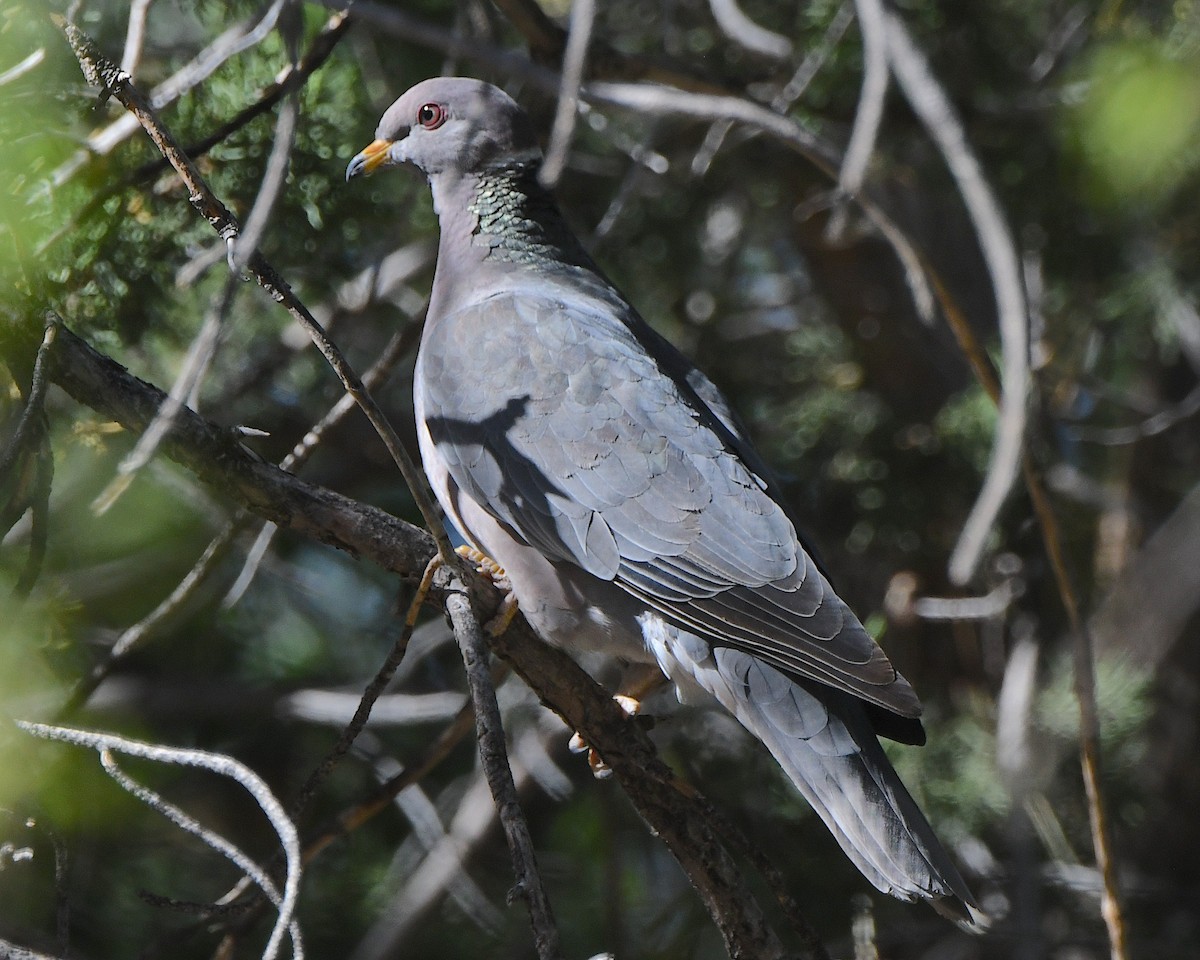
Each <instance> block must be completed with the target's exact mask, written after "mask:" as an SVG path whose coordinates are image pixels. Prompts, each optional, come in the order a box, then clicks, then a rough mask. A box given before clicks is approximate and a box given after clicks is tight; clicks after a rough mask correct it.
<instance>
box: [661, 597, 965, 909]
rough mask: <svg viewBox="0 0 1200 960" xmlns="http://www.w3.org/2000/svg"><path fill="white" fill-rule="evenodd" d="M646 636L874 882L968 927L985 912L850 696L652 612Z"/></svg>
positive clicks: (672, 671)
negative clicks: (759, 749) (773, 764)
mask: <svg viewBox="0 0 1200 960" xmlns="http://www.w3.org/2000/svg"><path fill="white" fill-rule="evenodd" d="M650 619H657V618H647V620H644V621H643V628H644V632H645V634H646V638H647V642H648V646H649V647H650V649H651V651H652V652H653V653H654V654H655V656H656V657H657V659H658V660H659V663H660V666H661V667H662V668H663V671H664V672H666V673H667V674H668V675H669V676H670V677H671V679H672V680H674V681H675V682H676V683H677V684H682V685H684V687H685V692H686V687H687V686H692V685H698V686H699V687H701V688H702V689H704V690H706V691H707V692H708V693H710V694H711V695H712V696H714V697H715V698H716V699H717V700H718V702H720V703H721V705H722V706H724V707H725V708H726V709H727V710H728V711H729V712H730V713H732V714H733V715H734V717H735V718H736V719H737V720H738V722H739V723H741V725H742V726H743V727H745V728H746V729H747V730H749V731H750V733H752V734H754V736H755V737H757V738H758V739H759V740H761V741H762V742H763V744H764V745H765V746H766V747H767V749H768V750H770V751H771V754H772V756H774V757H775V759H776V761H777V762H778V763H779V765H780V766H781V767H783V770H784V772H785V773H786V774H787V776H788V779H789V780H791V781H792V783H793V784H795V786H796V789H797V790H799V791H800V793H801V794H802V795H803V796H804V798H805V799H806V800H807V801H808V802H809V804H810V805H811V806H812V808H813V810H815V811H816V813H817V815H818V816H820V818H821V819H822V820H823V821H824V823H825V825H826V826H827V827H828V828H829V830H830V832H831V833H832V834H833V835H834V837H835V838H836V839H837V841H838V844H839V845H840V846H841V848H842V850H844V851H845V853H846V855H847V856H848V857H849V858H850V860H851V861H852V862H853V863H854V865H855V866H856V867H858V869H859V871H860V872H861V873H862V874H863V876H865V877H866V878H867V879H868V880H869V881H871V883H872V884H873V885H874V886H875V887H876V888H877V889H879V890H881V891H882V892H884V893H887V894H889V895H891V896H893V897H896V898H898V899H900V900H907V901H913V900H928V901H930V902H931V905H932V906H933V907H934V909H935V910H937V911H938V913H940V914H942V915H943V916H946V917H948V918H949V919H952V920H955V921H957V922H959V923H960V924H962V925H963V926H965V927H968V928H980V927H982V926H984V925H985V924H986V918H985V916H984V914H983V913H982V911H981V910H980V909H979V906H978V905H977V904H976V902H975V898H974V897H973V896H972V895H971V892H970V890H969V889H968V888H967V885H966V882H965V881H964V880H963V879H962V877H961V876H960V875H959V872H958V870H957V868H956V867H955V866H954V864H953V862H952V861H951V860H950V857H949V855H948V854H947V853H946V851H945V850H944V849H943V847H942V845H941V843H940V841H939V840H938V839H937V836H936V835H935V834H934V832H933V828H932V827H931V826H930V825H929V823H928V821H926V819H925V817H924V815H923V814H922V813H921V811H920V809H919V808H918V807H917V804H916V801H914V800H913V798H912V796H911V795H910V794H909V792H908V790H907V789H906V788H905V786H904V784H903V783H902V782H901V780H900V777H899V776H898V775H897V773H896V771H895V770H894V769H893V767H892V765H891V763H890V762H889V761H888V759H887V755H886V754H885V753H884V752H883V748H882V747H881V746H880V745H879V741H878V739H876V736H875V733H874V731H873V730H872V728H871V724H870V721H869V719H868V718H867V715H866V711H865V710H864V709H863V707H862V705H861V704H860V703H859V702H858V701H857V700H855V699H854V698H852V697H849V696H847V695H844V694H841V693H839V692H838V691H834V690H828V689H825V688H823V687H818V686H817V685H815V684H814V685H812V686H808V685H801V684H798V683H796V682H794V681H793V680H791V679H789V678H788V677H786V676H785V675H784V674H782V673H781V672H780V671H778V670H776V669H775V668H773V667H771V666H769V665H767V664H765V663H763V662H762V661H761V660H758V659H757V658H755V657H752V656H750V655H749V654H747V653H744V652H742V651H740V650H735V649H731V648H724V647H721V648H717V649H715V650H712V649H710V648H706V645H704V644H702V643H701V642H698V641H696V638H693V637H691V636H690V635H688V634H686V633H682V632H680V631H676V630H675V629H673V628H671V627H669V626H667V625H666V624H663V623H662V621H661V620H660V621H659V625H657V626H656V628H654V629H647V628H648V627H649V626H650V623H649V622H648V621H649V620H650Z"/></svg>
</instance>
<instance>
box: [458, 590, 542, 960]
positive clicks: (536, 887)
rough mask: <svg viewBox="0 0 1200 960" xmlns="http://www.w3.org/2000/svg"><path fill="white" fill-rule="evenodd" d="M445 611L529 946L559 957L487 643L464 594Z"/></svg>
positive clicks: (538, 951) (540, 954)
mask: <svg viewBox="0 0 1200 960" xmlns="http://www.w3.org/2000/svg"><path fill="white" fill-rule="evenodd" d="M446 613H447V614H448V615H449V617H450V623H451V626H452V627H453V628H454V637H455V639H456V640H457V641H458V645H459V649H460V651H461V652H462V658H463V666H464V667H465V668H466V674H467V685H468V686H469V687H470V690H471V702H472V703H473V704H474V706H475V729H476V732H477V734H478V736H479V757H480V759H481V760H482V761H483V772H484V774H485V776H486V777H487V781H488V787H489V788H490V789H491V792H492V799H493V801H494V802H495V804H496V812H497V814H498V815H499V817H500V824H501V826H502V827H503V828H504V836H505V839H506V840H507V841H508V850H509V853H510V855H511V856H512V860H513V873H514V874H515V875H516V878H517V886H516V889H515V891H514V892H515V893H516V894H517V895H518V896H520V897H521V898H522V899H524V900H525V903H526V906H527V907H528V908H529V920H530V923H531V925H532V927H533V939H534V946H535V947H536V948H537V953H538V957H540V958H541V960H559V958H561V957H562V947H561V946H560V944H559V935H558V926H557V925H556V924H555V922H554V912H553V910H552V909H551V907H550V900H549V899H548V898H547V896H546V891H545V889H544V888H543V886H542V879H541V875H540V874H539V872H538V866H537V855H536V853H535V852H534V848H533V838H532V837H531V836H530V835H529V823H528V822H527V821H526V819H525V814H524V812H523V811H522V810H521V801H520V800H519V799H518V797H517V787H516V784H515V783H513V775H512V768H511V767H510V766H509V764H508V750H507V749H506V747H505V745H504V725H503V722H502V721H501V719H500V705H499V704H498V703H497V702H496V690H495V688H494V687H493V686H492V678H491V674H490V671H489V669H488V658H489V650H488V645H487V642H486V641H485V640H484V638H483V630H482V629H481V628H480V626H479V619H478V618H477V617H476V615H475V611H474V610H472V609H471V602H470V600H469V599H468V598H467V596H466V595H465V594H464V593H452V594H450V595H449V596H448V597H447V598H446Z"/></svg>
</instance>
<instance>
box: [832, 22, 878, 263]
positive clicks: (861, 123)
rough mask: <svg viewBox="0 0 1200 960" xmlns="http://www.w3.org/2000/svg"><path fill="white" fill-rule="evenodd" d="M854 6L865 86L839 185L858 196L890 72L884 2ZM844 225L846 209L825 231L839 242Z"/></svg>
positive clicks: (869, 158)
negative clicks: (860, 44) (860, 39)
mask: <svg viewBox="0 0 1200 960" xmlns="http://www.w3.org/2000/svg"><path fill="white" fill-rule="evenodd" d="M854 7H855V9H856V10H857V11H858V28H859V33H860V34H861V35H862V46H863V77H862V90H861V92H860V93H859V96H858V109H857V110H855V111H854V126H853V128H852V129H851V131H850V142H849V143H847V144H846V154H845V156H844V157H842V168H841V170H840V171H839V172H838V186H839V187H841V188H842V190H844V191H845V193H846V195H847V196H849V197H856V196H858V193H859V191H860V190H861V189H862V185H863V179H864V178H865V177H866V175H867V165H868V164H869V163H870V162H871V156H872V155H873V154H874V153H875V142H876V140H877V139H878V138H879V127H880V124H881V123H882V122H883V106H884V102H885V101H886V99H887V90H888V78H889V76H890V72H889V70H888V56H887V39H886V37H885V35H884V34H885V25H884V19H883V5H882V4H881V3H880V0H854ZM845 226H846V217H845V211H844V210H839V211H838V212H837V213H836V214H835V215H834V216H833V217H832V218H830V221H829V226H828V228H827V231H826V235H827V236H828V237H829V238H830V239H831V240H832V241H833V242H837V241H838V240H839V239H840V238H841V236H842V234H843V232H844V230H845Z"/></svg>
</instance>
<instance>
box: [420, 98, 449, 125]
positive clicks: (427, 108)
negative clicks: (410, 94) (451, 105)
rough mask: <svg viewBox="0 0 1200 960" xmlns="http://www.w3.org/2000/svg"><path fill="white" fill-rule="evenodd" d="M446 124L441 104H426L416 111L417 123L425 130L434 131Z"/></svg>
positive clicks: (444, 112)
mask: <svg viewBox="0 0 1200 960" xmlns="http://www.w3.org/2000/svg"><path fill="white" fill-rule="evenodd" d="M445 122H446V111H445V110H444V109H443V108H442V106H441V104H437V103H427V104H424V105H423V106H422V107H421V108H420V109H419V110H418V111H417V123H419V124H420V125H421V126H423V127H424V128H425V129H426V130H436V129H437V128H438V127H440V126H441V125H442V124H443V123H445Z"/></svg>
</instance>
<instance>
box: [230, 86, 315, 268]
mask: <svg viewBox="0 0 1200 960" xmlns="http://www.w3.org/2000/svg"><path fill="white" fill-rule="evenodd" d="M299 115H300V102H299V99H298V94H295V93H292V94H289V95H288V96H287V97H286V98H284V101H283V106H282V107H280V109H279V117H278V119H277V120H276V121H275V136H274V138H273V139H272V141H271V152H270V154H269V155H268V156H267V166H266V169H265V170H264V172H263V178H262V184H261V185H260V186H259V188H258V195H257V196H256V197H255V198H254V204H253V206H251V208H250V213H249V214H247V215H246V222H245V223H244V224H242V232H241V233H240V234H239V235H238V238H237V241H236V242H235V243H234V245H233V250H232V251H231V254H230V263H229V267H230V269H231V270H232V271H233V273H234V274H235V275H237V274H240V273H241V272H242V270H243V269H245V267H246V264H248V263H249V262H250V258H251V257H253V256H254V253H255V251H257V250H258V247H259V244H260V242H261V241H262V238H263V234H264V233H265V232H266V230H267V223H268V222H269V221H270V219H271V211H272V210H274V209H275V201H276V200H278V199H279V193H280V191H281V190H282V189H283V184H284V180H285V179H286V177H287V171H288V162H289V160H290V159H291V155H292V147H293V146H294V145H295V142H296V121H297V119H298V118H299Z"/></svg>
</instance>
